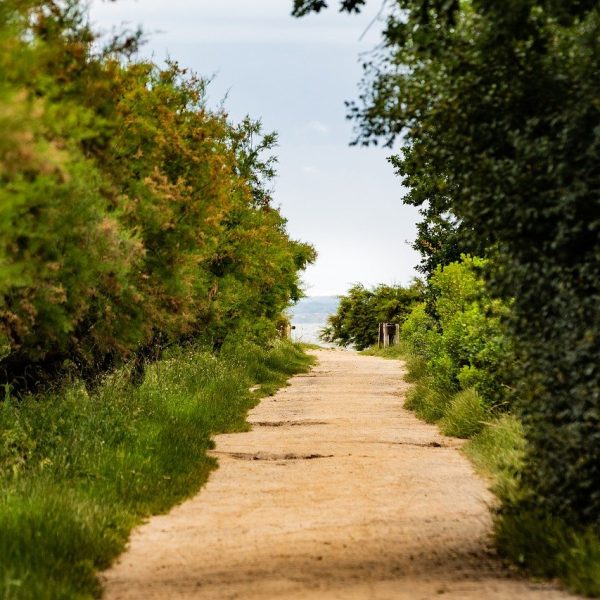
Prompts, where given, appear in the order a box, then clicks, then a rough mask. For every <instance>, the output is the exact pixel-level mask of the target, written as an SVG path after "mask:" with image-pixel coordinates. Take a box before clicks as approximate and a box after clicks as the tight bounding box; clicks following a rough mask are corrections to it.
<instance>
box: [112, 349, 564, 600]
mask: <svg viewBox="0 0 600 600" xmlns="http://www.w3.org/2000/svg"><path fill="white" fill-rule="evenodd" d="M318 358H319V365H318V366H317V367H316V368H315V369H314V370H313V371H312V372H311V373H310V374H308V375H303V376H298V377H296V378H294V379H293V381H292V385H291V386H290V387H288V388H285V389H283V390H281V391H280V392H279V393H278V394H277V395H276V396H274V397H272V398H267V399H265V400H264V401H263V402H262V403H261V404H260V406H258V407H257V408H256V409H254V410H253V411H252V413H251V415H250V420H251V422H252V423H253V424H254V427H253V430H252V431H251V432H249V433H242V434H234V435H223V436H219V437H218V438H217V449H216V451H215V452H216V455H218V457H219V462H220V468H219V469H218V470H217V471H216V472H214V473H213V474H212V476H211V478H210V480H209V482H208V484H207V486H206V487H205V488H204V489H203V490H202V492H201V493H200V494H199V495H198V496H197V497H195V498H193V499H192V500H189V501H187V502H185V503H184V504H182V505H181V506H179V507H177V508H175V509H174V510H173V511H172V512H171V513H170V514H168V515H165V516H161V517H156V518H153V519H152V520H151V521H150V522H149V523H147V524H146V525H144V526H142V527H140V528H139V529H138V530H137V531H136V533H135V534H134V535H133V538H132V540H131V547H130V549H129V551H128V552H127V553H126V554H125V555H124V556H123V557H122V559H121V560H120V562H119V563H118V564H117V565H116V566H115V567H114V568H113V569H111V570H110V571H108V572H107V573H106V575H105V584H106V597H107V598H108V599H109V600H122V599H132V598H136V599H140V600H141V599H144V600H146V599H148V600H151V599H158V598H160V599H164V600H167V599H168V600H170V599H180V598H186V599H191V598H198V599H213V598H219V599H225V598H231V599H233V598H239V599H243V600H245V599H254V598H256V599H258V598H260V599H261V600H263V599H275V598H277V599H286V600H287V599H305V598H310V599H315V600H317V599H319V600H320V599H329V598H340V599H344V600H350V599H355V598H356V599H370V598H376V599H390V600H404V599H411V600H413V599H414V600H419V599H425V598H438V597H439V596H440V595H442V594H443V595H444V596H443V597H444V598H452V599H457V600H458V599H461V600H468V599H477V600H480V599H482V598H483V599H485V600H492V599H494V600H496V599H507V600H527V599H540V600H541V599H544V600H546V599H547V600H554V599H558V598H572V597H571V596H569V595H567V594H565V593H564V592H561V591H560V590H558V589H557V588H555V587H552V586H548V585H546V586H544V585H533V584H531V583H529V582H527V581H524V580H522V579H519V578H517V577H515V576H514V575H512V576H511V574H510V573H509V572H508V571H507V570H506V569H504V568H502V566H501V565H500V563H499V562H498V561H497V559H495V557H494V555H493V552H492V551H491V550H490V546H489V531H490V517H489V512H488V510H487V508H486V503H489V502H490V501H491V498H490V496H489V494H488V492H487V491H486V487H485V484H484V483H483V482H482V481H481V480H479V479H478V478H476V477H475V476H474V474H473V470H472V468H471V466H470V465H469V463H468V462H467V460H466V459H465V458H463V456H462V455H461V454H460V453H459V452H458V450H457V446H458V442H457V441H456V440H452V439H449V438H443V437H441V436H440V434H439V433H438V432H437V429H436V428H435V427H432V426H429V425H426V424H424V423H422V422H420V421H418V420H417V419H416V418H415V417H414V416H413V415H412V414H411V413H409V412H408V411H406V410H404V409H403V408H402V396H403V392H404V391H405V389H406V384H403V383H402V378H401V366H400V363H398V362H396V361H386V360H383V359H379V358H373V357H364V356H359V355H356V354H353V353H349V352H340V351H320V352H318Z"/></svg>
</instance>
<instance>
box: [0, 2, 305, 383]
mask: <svg viewBox="0 0 600 600" xmlns="http://www.w3.org/2000/svg"><path fill="white" fill-rule="evenodd" d="M0 13H1V14H0V105H1V106H2V109H1V111H0V129H1V130H2V132H3V135H2V138H1V139H0V237H1V239H2V244H1V245H0V370H1V371H2V376H3V379H4V380H5V381H11V382H15V381H16V378H18V377H20V376H24V375H26V373H27V374H28V379H32V377H37V376H38V375H39V373H41V372H42V371H45V372H51V371H55V370H56V369H60V368H64V367H65V366H66V365H69V364H71V365H74V366H76V367H77V368H78V369H80V370H83V371H84V372H88V373H94V372H96V371H97V370H99V369H103V368H105V367H107V366H110V365H112V364H115V363H118V362H119V361H120V360H122V359H123V358H127V357H131V356H133V355H134V354H136V353H137V354H139V353H146V354H147V353H149V352H150V353H152V352H155V351H156V350H157V349H159V348H161V347H164V346H165V345H168V344H172V343H176V342H179V341H182V340H186V339H190V338H202V339H204V340H205V341H206V342H207V343H209V344H213V345H216V346H218V345H220V344H221V343H222V341H223V339H224V338H225V335H226V334H227V333H228V332H235V331H240V330H245V331H247V332H248V333H250V334H251V335H253V336H259V337H260V336H265V335H270V334H272V333H273V332H274V330H275V326H276V322H277V319H278V318H280V315H281V314H282V312H283V310H284V309H285V308H286V307H287V305H288V304H289V302H290V301H293V300H296V299H298V298H299V297H300V295H301V293H302V292H301V288H300V281H299V275H298V274H299V272H300V271H301V270H302V269H303V268H304V267H305V266H306V265H307V264H308V263H309V262H311V261H312V260H314V257H315V253H314V250H313V248H312V247H310V246H308V245H306V244H303V243H300V242H296V241H294V240H291V239H290V238H289V237H288V235H287V233H286V229H285V220H284V219H283V218H282V216H281V215H280V214H279V212H278V211H277V210H276V209H275V208H273V207H272V206H271V202H270V193H269V185H270V184H269V180H270V178H271V177H272V176H273V173H274V159H273V158H270V154H271V152H272V148H273V146H274V145H275V143H276V137H275V136H274V135H272V134H268V135H263V134H262V132H261V127H260V124H259V123H256V122H253V121H251V120H250V119H246V120H244V121H243V122H241V123H239V124H235V123H231V122H230V121H229V119H228V118H227V114H226V113H225V112H224V111H223V110H216V111H215V110H210V109H209V108H208V107H207V105H206V101H205V87H206V82H205V81H204V80H202V79H201V78H199V77H197V76H195V75H194V74H192V73H190V72H188V71H187V70H186V69H183V68H182V67H180V66H179V65H178V64H177V63H175V62H171V63H169V64H167V65H166V66H165V67H158V66H156V65H154V64H152V63H150V62H148V61H142V60H130V57H131V56H132V55H133V54H134V53H135V50H136V48H137V45H138V42H139V34H136V33H134V34H132V35H127V34H123V35H118V36H117V37H115V38H114V39H112V40H107V41H106V40H105V41H104V42H103V41H102V40H99V39H98V37H97V35H96V34H95V32H94V31H92V30H91V29H90V27H89V25H88V20H87V14H86V10H85V6H84V3H83V2H79V1H78V0H69V1H67V2H63V1H59V0H35V1H34V0H6V1H4V2H2V5H1V6H0ZM65 361H66V362H65ZM36 367H37V368H36ZM32 373H34V375H33V376H32V377H30V376H29V375H31V374H32Z"/></svg>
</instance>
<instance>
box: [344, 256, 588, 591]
mask: <svg viewBox="0 0 600 600" xmlns="http://www.w3.org/2000/svg"><path fill="white" fill-rule="evenodd" d="M487 263H488V261H487V260H483V259H478V258H471V257H469V256H466V255H464V256H463V257H462V259H461V261H460V262H454V263H450V264H449V265H446V266H441V265H440V266H439V267H438V268H437V269H436V271H435V272H434V273H433V274H432V276H431V278H430V280H429V290H428V291H429V292H430V293H429V295H428V299H429V303H426V302H414V303H413V305H412V307H408V308H405V313H404V314H403V315H397V318H398V319H399V320H400V321H401V322H402V327H401V339H400V343H398V344H397V345H394V346H389V347H387V348H380V347H378V346H376V345H374V346H372V347H371V348H368V349H367V350H365V351H364V353H365V354H369V355H374V356H381V357H384V358H389V359H401V360H403V361H405V363H406V367H407V373H406V376H405V378H406V380H407V381H408V382H411V383H413V386H412V388H411V390H410V391H409V393H408V396H407V399H406V404H405V406H406V407H407V408H408V409H410V410H413V411H414V412H415V413H416V414H417V416H419V417H420V418H422V419H423V420H425V421H427V422H428V423H435V424H437V425H438V426H439V428H440V430H441V431H442V432H443V433H444V434H445V435H448V436H453V437H458V438H463V439H466V440H468V442H467V443H466V445H465V446H464V447H463V451H464V452H465V454H466V455H467V456H468V457H469V458H470V459H471V461H472V462H473V464H474V465H475V467H476V469H477V470H478V471H479V472H480V473H481V474H482V475H483V476H484V477H486V478H487V479H488V480H489V481H490V484H491V488H492V490H493V492H494V493H495V494H496V496H497V498H498V500H499V503H498V504H497V506H496V507H495V508H494V511H495V524H496V540H497V543H498V547H499V549H500V550H501V551H503V552H504V553H505V554H507V555H508V556H511V557H512V558H513V560H515V562H517V563H518V564H520V565H522V566H526V567H527V569H528V570H529V571H530V572H532V573H533V574H535V575H537V576H544V577H555V576H559V577H560V578H561V579H562V581H563V582H564V583H565V584H566V585H567V586H568V587H569V588H570V589H572V590H573V591H576V592H579V593H582V594H585V595H589V596H597V595H599V594H600V539H599V537H598V535H597V533H596V531H595V530H594V529H592V528H590V529H587V530H584V531H576V530H574V529H572V528H569V527H567V526H566V525H565V524H564V522H563V521H562V520H561V519H559V518H558V517H556V516H555V517H552V518H548V519H547V520H546V521H545V522H543V523H540V521H539V516H538V515H530V514H528V513H526V512H522V513H517V514H516V515H515V514H514V513H513V512H512V511H511V512H510V513H508V515H507V514H506V513H505V506H507V505H508V506H511V507H512V506H515V505H517V504H518V503H519V502H521V501H522V498H523V495H524V494H527V493H529V494H531V493H532V491H531V490H528V489H527V488H525V487H524V485H523V481H522V476H523V475H522V474H523V469H524V468H525V461H526V457H527V450H528V448H527V444H528V442H527V439H526V435H525V430H524V427H523V423H522V417H521V412H520V410H521V405H520V404H519V403H518V401H517V395H516V394H517V393H516V390H515V386H514V385H513V384H512V380H513V379H514V378H515V377H517V376H518V369H517V364H516V356H515V349H514V346H513V344H512V343H511V338H510V330H509V328H508V327H507V325H506V321H507V318H508V315H509V314H510V310H511V304H512V303H511V302H508V303H505V302H501V301H499V300H498V299H494V298H493V297H492V296H490V294H489V292H488V289H487V286H486V285H485V280H484V274H485V272H486V270H487V268H488V264H487ZM342 304H343V302H342ZM348 336H349V337H351V334H348ZM517 552H519V553H520V554H517ZM525 552H526V553H525Z"/></svg>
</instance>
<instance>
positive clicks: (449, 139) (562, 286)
mask: <svg viewBox="0 0 600 600" xmlns="http://www.w3.org/2000/svg"><path fill="white" fill-rule="evenodd" d="M366 2H367V0H340V2H335V4H337V5H338V6H339V7H340V10H341V11H342V12H348V13H352V12H360V10H361V9H362V7H363V6H364V5H365V4H366ZM328 4H331V3H329V2H325V1H321V0H294V2H293V10H294V14H296V15H297V16H302V15H305V14H308V13H310V12H314V11H316V12H319V11H321V10H324V9H326V8H327V5H328ZM381 14H385V17H384V18H385V20H386V24H385V27H383V28H382V38H383V39H382V43H381V44H380V45H379V46H378V48H377V49H376V50H375V51H374V52H373V53H372V54H371V56H370V57H368V58H366V59H364V60H363V61H362V62H363V65H364V69H365V72H364V78H363V81H362V84H361V91H360V96H359V99H358V100H357V101H356V102H351V103H349V117H350V118H351V119H353V120H354V123H355V125H356V139H355V142H356V143H359V144H364V145H368V144H372V143H384V144H387V145H388V146H389V147H390V148H392V147H394V150H392V152H393V153H394V155H393V156H392V157H391V158H390V161H391V163H392V164H393V165H394V167H395V169H396V172H397V174H398V175H399V176H400V178H401V182H402V185H403V186H404V187H405V189H406V190H407V193H406V196H405V198H404V201H405V202H406V203H407V204H410V205H413V206H416V207H419V210H420V212H421V216H422V219H421V222H420V223H419V224H418V228H417V239H416V240H415V243H414V247H415V249H417V250H418V251H419V252H420V253H421V256H422V261H421V264H420V266H419V269H420V272H421V273H422V275H423V276H424V278H425V283H426V293H425V296H426V297H425V304H424V305H423V306H420V307H419V308H417V309H416V312H415V313H414V314H412V316H409V317H408V318H407V319H406V322H405V324H404V325H403V329H404V335H405V336H407V337H406V339H407V343H408V344H409V346H410V350H411V353H413V354H414V355H416V356H417V357H420V358H421V359H422V361H423V365H424V366H423V367H419V370H420V371H424V372H425V375H424V377H423V378H419V381H418V383H416V385H415V389H414V391H413V393H412V397H411V399H410V402H411V405H412V406H413V407H414V409H415V410H416V411H417V412H418V413H419V414H421V415H422V416H423V417H425V418H427V419H428V420H432V421H433V420H435V421H439V422H440V424H441V426H442V427H443V428H444V429H445V430H446V431H449V432H450V431H451V432H453V433H454V434H455V435H456V434H461V435H466V434H467V433H469V434H471V433H472V432H473V430H474V429H477V428H478V425H477V423H478V422H479V421H480V420H486V419H488V418H502V415H503V414H504V412H506V411H509V412H510V413H512V414H513V415H517V416H518V419H519V421H520V423H521V426H522V431H523V436H524V438H525V440H526V443H525V444H524V446H523V448H524V451H523V456H522V461H521V463H520V468H519V469H518V476H517V478H516V485H515V486H511V488H510V493H508V492H507V493H502V492H501V493H500V499H501V506H500V508H499V510H498V513H497V515H496V516H497V519H496V527H497V541H498V547H499V549H500V551H501V552H502V553H504V554H505V555H506V556H508V557H510V558H511V559H512V560H513V561H515V562H516V563H517V564H519V565H522V566H524V567H526V568H527V569H529V570H530V571H531V572H532V573H535V574H538V575H543V576H559V577H561V578H562V579H563V581H565V583H567V585H569V586H570V587H571V589H573V590H576V591H580V592H582V593H585V594H591V595H600V562H599V556H600V554H599V552H598V548H599V547H600V368H599V365H600V196H599V192H598V190H599V189H600V170H599V169H598V163H599V160H600V104H599V102H598V98H599V97H600V80H599V78H598V76H597V73H598V72H600V5H599V4H598V2H597V1H594V0H561V1H559V2H557V1H556V0H515V1H512V2H510V3H505V2H494V1H492V0H473V1H464V2H459V1H457V0H450V1H441V0H394V1H392V2H387V3H385V6H384V7H383V8H382V9H381ZM463 256H464V257H469V258H467V259H465V258H461V257H463ZM475 257H480V258H475ZM468 261H471V262H470V264H469V262H468ZM479 261H482V263H481V265H480V264H478V262H479ZM467 267H468V268H467ZM465 269H466V271H465ZM460 271H464V275H461V276H460V277H459V278H458V280H457V283H459V282H460V281H464V283H465V285H466V286H467V289H466V292H467V294H466V296H465V294H464V293H463V292H465V290H463V289H462V288H460V287H456V286H455V287H454V288H453V294H454V295H455V296H456V297H454V296H448V295H447V293H446V292H447V290H446V289H445V288H446V286H454V284H453V283H452V281H451V280H452V279H453V277H454V276H455V275H458V274H459V272H460ZM478 271H480V274H479V275H478V276H477V277H476V278H473V276H472V275H471V273H477V272H478ZM451 289H452V288H448V290H451ZM461 299H462V300H464V303H465V304H464V306H463V307H461V306H459V305H456V302H457V301H458V300H461ZM475 299H476V301H475ZM467 415H471V416H472V415H475V416H476V418H470V419H469V420H468V421H467V420H465V418H464V417H465V416H467ZM482 416H483V419H481V418H480V417H482ZM502 431H505V430H502Z"/></svg>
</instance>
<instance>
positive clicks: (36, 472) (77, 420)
mask: <svg viewBox="0 0 600 600" xmlns="http://www.w3.org/2000/svg"><path fill="white" fill-rule="evenodd" d="M309 364H310V359H309V358H308V357H307V356H306V355H305V354H304V353H303V352H302V350H301V349H300V348H298V347H296V346H294V345H292V344H290V343H287V342H276V343H275V344H273V345H271V347H270V348H269V349H264V348H260V347H258V346H256V345H254V344H247V343H242V342H240V343H238V344H236V345H233V344H232V345H230V346H229V347H227V348H223V351H222V352H221V353H220V354H219V355H215V354H214V353H212V352H208V351H206V350H203V349H199V348H197V347H194V346H189V347H186V348H175V349H172V350H170V351H168V352H167V353H166V355H165V356H164V357H163V358H162V359H161V360H159V361H157V362H155V363H153V364H149V365H147V367H146V369H145V374H144V377H143V380H142V382H141V384H140V385H135V384H133V383H132V377H131V372H130V369H129V368H127V367H124V368H122V369H119V370H118V371H116V372H113V373H112V374H110V375H106V376H104V377H103V378H102V380H101V381H100V382H99V383H97V385H96V386H95V387H93V388H89V387H86V385H84V384H83V383H82V382H81V381H78V380H75V381H72V382H71V383H69V384H67V385H66V386H65V387H63V388H62V389H57V390H55V391H53V392H48V393H46V394H44V395H36V396H33V395H31V396H26V397H24V398H22V399H20V400H18V401H17V400H15V399H13V398H11V397H10V395H8V394H7V397H6V398H5V400H4V401H3V402H0V490H1V491H0V532H2V534H1V535H0V597H1V598H7V599H15V600H16V599H19V600H20V599H23V600H29V599H31V600H34V599H35V600H44V599H56V598H92V597H97V596H98V595H99V593H100V589H99V585H98V581H97V579H96V571H97V570H99V569H103V568H105V567H107V566H108V565H109V564H110V562H111V561H112V560H113V559H114V558H115V557H116V556H117V555H118V554H119V553H120V552H121V551H122V550H123V548H124V545H125V543H126V540H127V537H128V534H129V532H130V530H131V528H132V527H133V526H135V525H136V524H137V523H139V522H140V520H141V519H143V518H144V517H147V516H149V515H152V514H156V513H160V512H164V511H166V510H168V509H169V508H170V507H171V506H173V505H174V504H175V503H177V502H179V501H181V500H183V499H184V498H186V497H187V496H189V495H190V494H193V493H195V492H196V491H197V490H198V489H199V488H200V487H201V486H202V484H203V483H204V482H205V481H206V479H207V477H208V474H209V473H210V471H211V470H212V469H214V468H215V466H216V461H215V459H214V458H211V457H209V456H208V455H207V450H209V449H210V448H212V446H213V442H212V441H211V438H212V436H213V435H215V434H216V433H222V432H235V431H243V430H245V429H246V428H247V424H246V420H245V415H246V412H247V411H248V409H249V408H251V407H252V406H253V405H254V404H255V403H256V401H257V398H258V397H260V395H261V394H264V393H268V392H271V391H273V390H274V389H275V388H276V387H278V386H281V385H282V384H283V383H284V382H285V381H286V379H287V378H289V376H290V375H291V374H293V373H296V372H300V371H303V370H306V369H307V368H308V365H309ZM257 381H258V382H261V383H262V384H263V387H262V388H261V389H260V390H259V392H258V393H252V392H251V391H250V388H251V387H252V386H254V384H255V383H256V382H257Z"/></svg>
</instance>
